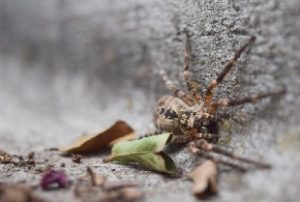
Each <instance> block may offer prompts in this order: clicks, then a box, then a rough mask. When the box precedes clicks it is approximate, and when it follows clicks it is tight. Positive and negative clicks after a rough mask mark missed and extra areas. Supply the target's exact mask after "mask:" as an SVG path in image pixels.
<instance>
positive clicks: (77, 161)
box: [72, 154, 82, 163]
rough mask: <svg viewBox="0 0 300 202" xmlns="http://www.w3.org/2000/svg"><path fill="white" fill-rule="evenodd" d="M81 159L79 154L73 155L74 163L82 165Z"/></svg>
mask: <svg viewBox="0 0 300 202" xmlns="http://www.w3.org/2000/svg"><path fill="white" fill-rule="evenodd" d="M81 158H82V156H81V155H78V154H73V155H72V161H73V162H74V163H81Z"/></svg>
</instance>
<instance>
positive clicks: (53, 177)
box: [40, 170, 69, 190]
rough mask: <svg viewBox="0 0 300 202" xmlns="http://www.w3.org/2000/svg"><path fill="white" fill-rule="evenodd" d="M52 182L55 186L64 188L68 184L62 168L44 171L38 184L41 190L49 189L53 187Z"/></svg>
mask: <svg viewBox="0 0 300 202" xmlns="http://www.w3.org/2000/svg"><path fill="white" fill-rule="evenodd" d="M53 184H56V186H57V188H66V187H68V186H69V180H68V177H67V175H66V174H65V172H64V171H63V170H50V171H48V172H46V173H44V175H43V177H42V179H41V182H40V186H41V187H42V189H43V190H49V189H51V188H54V186H53Z"/></svg>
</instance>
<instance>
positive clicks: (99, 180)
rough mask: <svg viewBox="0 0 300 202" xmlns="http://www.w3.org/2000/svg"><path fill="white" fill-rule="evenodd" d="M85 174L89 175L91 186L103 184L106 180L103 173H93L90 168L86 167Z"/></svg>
mask: <svg viewBox="0 0 300 202" xmlns="http://www.w3.org/2000/svg"><path fill="white" fill-rule="evenodd" d="M86 170H87V174H88V175H89V176H90V178H91V184H92V186H99V187H100V186H103V185H104V182H105V181H106V178H105V177H104V176H103V175H98V174H96V173H94V171H93V170H92V169H91V168H90V167H87V169H86Z"/></svg>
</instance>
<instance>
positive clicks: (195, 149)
mask: <svg viewBox="0 0 300 202" xmlns="http://www.w3.org/2000/svg"><path fill="white" fill-rule="evenodd" d="M188 149H189V151H190V152H191V153H192V154H198V155H200V156H201V157H204V158H206V159H209V160H212V161H214V162H216V163H221V164H223V165H226V166H229V167H232V168H235V169H238V170H239V171H241V172H245V171H246V170H247V169H246V168H245V167H243V166H241V165H239V164H236V163H232V162H228V161H226V160H223V159H219V158H216V157H215V156H214V155H212V154H210V153H208V152H206V151H202V150H200V149H199V148H198V147H196V146H195V142H191V143H190V144H189V145H188Z"/></svg>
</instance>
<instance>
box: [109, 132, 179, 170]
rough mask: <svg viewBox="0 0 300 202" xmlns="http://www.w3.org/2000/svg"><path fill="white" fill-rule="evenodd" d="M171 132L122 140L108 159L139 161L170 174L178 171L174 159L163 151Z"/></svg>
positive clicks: (150, 167) (128, 161)
mask: <svg viewBox="0 0 300 202" xmlns="http://www.w3.org/2000/svg"><path fill="white" fill-rule="evenodd" d="M170 135H171V134H170V133H163V134H159V135H155V136H150V137H145V138H142V139H139V140H132V141H122V142H119V143H117V144H115V145H114V146H113V148H112V153H111V155H110V156H109V157H108V158H107V159H106V161H119V162H122V163H124V164H128V163H130V162H138V163H140V164H142V165H144V166H145V167H147V168H149V169H152V170H155V171H159V172H165V173H168V174H173V173H175V171H176V166H175V163H174V162H173V160H172V159H171V158H170V157H169V156H168V155H166V154H165V153H163V152H162V150H163V149H164V147H165V145H166V144H167V142H168V140H169V138H170Z"/></svg>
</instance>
